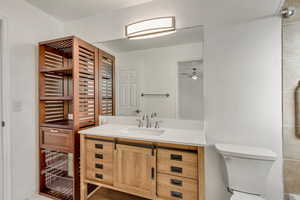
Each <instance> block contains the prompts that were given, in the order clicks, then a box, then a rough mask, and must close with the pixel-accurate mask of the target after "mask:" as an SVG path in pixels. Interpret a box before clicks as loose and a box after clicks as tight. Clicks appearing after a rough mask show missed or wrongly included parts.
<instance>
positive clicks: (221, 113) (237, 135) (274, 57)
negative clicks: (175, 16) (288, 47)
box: [204, 17, 283, 200]
mask: <svg viewBox="0 0 300 200" xmlns="http://www.w3.org/2000/svg"><path fill="white" fill-rule="evenodd" d="M206 30H207V31H206V34H205V35H206V39H205V47H204V72H205V78H204V80H205V82H204V85H205V96H206V102H205V110H206V113H205V118H206V123H207V124H206V125H207V126H206V127H207V137H208V138H207V139H208V141H209V142H210V143H215V142H224V143H234V144H245V145H253V146H262V147H267V148H270V149H272V150H273V151H275V152H276V153H277V155H278V159H277V161H276V163H275V165H274V167H273V168H272V171H271V174H270V176H269V180H268V195H267V197H268V200H279V199H282V193H283V189H282V134H281V133H282V130H281V129H282V128H281V127H282V125H281V124H282V117H281V113H282V112H281V19H280V18H279V17H272V18H266V19H261V20H255V21H251V22H247V23H242V24H237V25H234V26H229V27H217V28H214V27H207V29H206ZM213 154H214V153H213V152H211V151H209V154H208V156H212V155H213ZM211 158H213V157H210V158H208V160H210V159H211ZM217 162H218V161H217V160H215V158H214V161H212V162H211V163H209V162H208V163H207V169H211V168H212V167H213V164H215V163H217ZM218 172H220V170H218V171H214V170H208V176H209V177H210V178H208V179H207V187H208V188H207V189H208V195H210V197H211V198H210V200H218V199H221V198H222V194H221V193H216V192H214V191H215V189H214V186H215V185H216V184H218V183H216V181H217V180H218V177H219V175H218ZM219 184H220V183H219Z"/></svg>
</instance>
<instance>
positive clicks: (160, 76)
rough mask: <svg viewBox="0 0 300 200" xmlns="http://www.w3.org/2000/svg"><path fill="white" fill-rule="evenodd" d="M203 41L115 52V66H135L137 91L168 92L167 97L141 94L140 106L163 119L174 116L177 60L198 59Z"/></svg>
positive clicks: (201, 53) (201, 55)
mask: <svg viewBox="0 0 300 200" xmlns="http://www.w3.org/2000/svg"><path fill="white" fill-rule="evenodd" d="M202 50H203V44H202V43H194V44H185V45H177V46H170V47H163V48H154V49H147V50H141V51H132V52H128V53H119V54H115V56H116V66H117V67H118V69H119V70H120V68H135V69H136V70H137V71H138V74H139V83H138V86H139V94H140V92H144V93H169V94H170V97H169V98H165V97H142V98H140V95H138V98H139V100H140V109H141V110H142V111H143V112H145V113H151V112H158V113H159V116H160V117H163V118H176V107H177V103H178V102H177V86H178V79H177V77H178V75H177V73H178V71H177V70H178V62H180V61H191V60H201V59H202V57H203V52H202Z"/></svg>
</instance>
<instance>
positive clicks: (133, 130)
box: [122, 127, 165, 136]
mask: <svg viewBox="0 0 300 200" xmlns="http://www.w3.org/2000/svg"><path fill="white" fill-rule="evenodd" d="M122 131H123V132H125V133H129V134H131V133H132V134H142V135H154V136H160V135H162V134H163V133H164V132H165V130H163V129H155V128H138V127H129V128H125V129H123V130H122Z"/></svg>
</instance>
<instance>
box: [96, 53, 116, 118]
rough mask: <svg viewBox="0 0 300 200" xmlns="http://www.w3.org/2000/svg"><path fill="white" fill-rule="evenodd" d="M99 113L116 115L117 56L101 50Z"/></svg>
mask: <svg viewBox="0 0 300 200" xmlns="http://www.w3.org/2000/svg"><path fill="white" fill-rule="evenodd" d="M99 66H100V67H99V69H100V70H99V80H100V81H99V88H100V92H99V99H100V105H99V113H100V115H108V116H111V115H115V57H114V56H112V55H110V54H108V53H106V52H104V51H102V50H99Z"/></svg>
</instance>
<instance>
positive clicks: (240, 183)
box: [215, 144, 276, 195]
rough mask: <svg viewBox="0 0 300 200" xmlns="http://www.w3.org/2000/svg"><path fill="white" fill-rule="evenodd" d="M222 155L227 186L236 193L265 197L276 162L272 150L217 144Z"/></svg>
mask: <svg viewBox="0 0 300 200" xmlns="http://www.w3.org/2000/svg"><path fill="white" fill-rule="evenodd" d="M215 146H216V149H217V151H218V152H219V153H220V154H221V155H222V157H223V159H224V161H225V166H226V175H227V186H228V187H229V188H230V189H232V190H235V191H240V192H245V193H250V194H257V195H264V194H265V192H266V182H267V178H268V175H269V172H270V169H271V167H272V165H273V163H274V161H275V160H276V154H275V153H274V152H272V151H271V150H268V149H264V148H257V147H249V146H239V145H231V144H216V145H215Z"/></svg>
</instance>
